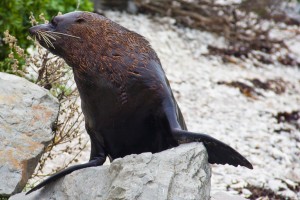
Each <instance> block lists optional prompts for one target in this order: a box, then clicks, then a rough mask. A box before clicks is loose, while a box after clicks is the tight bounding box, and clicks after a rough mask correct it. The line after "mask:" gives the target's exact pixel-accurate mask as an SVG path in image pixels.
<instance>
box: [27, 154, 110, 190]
mask: <svg viewBox="0 0 300 200" xmlns="http://www.w3.org/2000/svg"><path fill="white" fill-rule="evenodd" d="M104 162H105V158H96V159H95V160H91V161H89V162H88V163H85V164H81V165H74V166H71V167H69V168H67V169H64V170H62V171H60V172H58V173H56V174H54V175H52V176H50V177H49V178H47V179H46V180H44V181H43V182H41V183H39V184H38V185H37V186H35V187H34V188H32V189H31V190H29V191H28V192H26V195H27V194H30V193H31V192H33V191H36V190H38V189H40V188H42V187H44V186H45V185H47V184H49V183H51V182H53V181H56V180H57V179H59V178H61V177H63V176H65V175H67V174H70V173H72V172H73V171H76V170H78V169H83V168H87V167H95V166H99V165H102V164H103V163H104Z"/></svg>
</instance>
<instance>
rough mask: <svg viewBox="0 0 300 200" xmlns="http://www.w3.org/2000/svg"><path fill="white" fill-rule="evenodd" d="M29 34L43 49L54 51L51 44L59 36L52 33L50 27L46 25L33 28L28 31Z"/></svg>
mask: <svg viewBox="0 0 300 200" xmlns="http://www.w3.org/2000/svg"><path fill="white" fill-rule="evenodd" d="M29 33H30V35H32V36H33V37H34V38H35V39H36V40H38V42H39V43H40V44H41V45H42V46H44V47H45V48H47V49H50V48H53V49H55V47H54V45H53V42H55V41H56V40H57V39H58V38H59V36H58V35H56V34H54V33H53V30H52V29H51V26H49V25H48V24H42V25H37V26H33V27H31V28H30V29H29Z"/></svg>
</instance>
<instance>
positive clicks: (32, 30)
mask: <svg viewBox="0 0 300 200" xmlns="http://www.w3.org/2000/svg"><path fill="white" fill-rule="evenodd" d="M35 32H36V30H35V27H34V26H33V27H31V28H29V33H30V35H34V34H35Z"/></svg>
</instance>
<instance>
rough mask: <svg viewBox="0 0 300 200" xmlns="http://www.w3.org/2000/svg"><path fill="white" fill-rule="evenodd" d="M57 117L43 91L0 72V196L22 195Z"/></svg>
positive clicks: (54, 105)
mask: <svg viewBox="0 0 300 200" xmlns="http://www.w3.org/2000/svg"><path fill="white" fill-rule="evenodd" d="M57 114H58V101H57V100H56V99H55V98H54V97H52V96H51V94H50V93H49V92H48V91H47V90H45V89H43V88H41V87H39V86H37V85H35V84H33V83H31V82H29V81H27V80H25V79H23V78H20V77H17V76H14V75H10V74H5V73H1V72H0V141H1V142H0V178H1V181H0V196H10V195H12V194H14V193H17V192H21V191H22V189H23V188H24V186H25V184H26V183H27V180H28V178H30V176H31V175H32V173H33V172H34V169H35V167H36V165H37V163H38V160H39V159H40V156H41V154H42V152H43V150H44V147H45V146H46V145H47V144H48V143H49V142H50V141H51V139H52V138H53V135H52V129H51V127H52V125H53V123H54V121H55V119H56V117H57Z"/></svg>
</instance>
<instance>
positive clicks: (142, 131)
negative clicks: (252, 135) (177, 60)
mask: <svg viewBox="0 0 300 200" xmlns="http://www.w3.org/2000/svg"><path fill="white" fill-rule="evenodd" d="M45 31H47V32H48V33H51V32H59V33H64V34H67V35H72V36H75V37H69V36H67V35H60V36H59V37H57V38H56V40H54V39H51V38H50V40H51V42H52V44H53V47H52V46H50V45H47V44H46V42H45V41H44V40H43V39H41V38H40V37H38V36H37V32H40V33H41V32H45ZM30 33H31V35H33V36H36V38H37V39H38V41H39V42H40V44H41V45H42V46H44V47H45V48H47V49H48V50H49V51H50V52H52V53H53V54H55V55H58V56H60V57H62V58H63V59H64V60H65V61H66V62H67V63H68V65H69V66H71V67H72V69H73V72H74V77H75V81H76V84H77V87H78V90H79V94H80V97H81V101H82V111H83V113H84V116H85V123H86V130H87V132H88V134H89V136H90V139H91V156H90V161H89V162H88V163H86V164H82V165H76V166H73V167H71V168H67V169H65V170H63V171H62V172H59V173H57V174H56V175H54V176H51V177H50V178H48V179H46V180H45V181H44V182H42V183H40V184H39V185H37V186H36V187H35V188H33V189H32V190H30V191H29V192H28V193H30V192H32V191H34V190H37V189H39V188H41V187H43V186H44V185H46V184H48V183H49V182H52V181H54V180H56V179H58V178H60V177H62V176H64V175H66V174H69V173H71V172H72V171H74V170H77V169H81V168H85V167H91V166H98V165H102V164H103V162H104V161H105V159H106V157H107V156H109V158H110V159H111V160H113V159H116V158H120V157H124V156H126V155H129V154H133V153H134V154H139V153H142V152H152V153H156V152H160V151H163V150H165V149H168V148H171V147H175V146H178V145H179V144H181V143H188V142H195V141H196V142H203V143H204V145H205V147H206V149H207V151H208V157H209V158H208V160H209V162H210V163H217V164H230V165H233V166H238V165H241V166H245V167H248V168H251V169H252V165H251V164H250V163H249V162H248V161H247V160H246V159H245V158H244V157H243V156H242V155H240V154H239V153H238V152H236V151H235V150H234V149H232V148H231V147H229V146H228V145H226V144H224V143H222V142H220V141H218V140H216V139H214V138H212V137H210V136H208V135H205V134H197V133H191V132H188V131H187V128H186V125H185V122H184V119H183V116H182V114H181V112H180V109H179V107H178V105H177V103H176V100H175V99H174V96H173V93H172V90H171V88H170V85H169V82H168V80H167V78H166V76H165V73H164V71H163V69H162V67H161V63H160V61H159V59H158V57H157V55H156V53H155V51H154V50H153V49H152V48H151V46H150V45H149V43H148V41H147V40H145V39H144V38H143V37H142V36H141V35H139V34H137V33H135V32H132V31H129V30H127V29H126V28H124V27H122V26H120V25H118V24H116V23H114V22H112V21H111V20H109V19H107V18H105V17H103V16H101V15H98V14H95V13H88V12H72V13H68V14H65V15H62V16H56V17H55V18H54V19H53V20H52V21H51V22H50V23H49V24H44V25H39V26H35V27H32V28H30ZM199 109H200V108H199Z"/></svg>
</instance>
